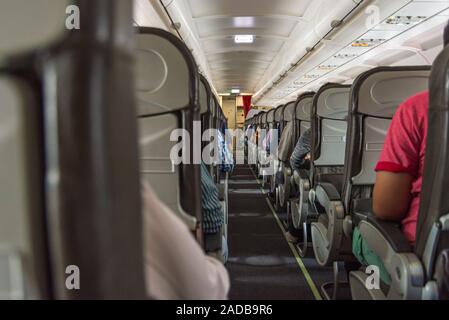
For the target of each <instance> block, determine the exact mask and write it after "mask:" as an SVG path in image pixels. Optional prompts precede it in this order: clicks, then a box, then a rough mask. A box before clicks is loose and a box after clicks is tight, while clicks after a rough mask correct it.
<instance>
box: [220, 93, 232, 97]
mask: <svg viewBox="0 0 449 320" xmlns="http://www.w3.org/2000/svg"><path fill="white" fill-rule="evenodd" d="M218 95H219V96H230V95H231V94H230V93H219V94H218Z"/></svg>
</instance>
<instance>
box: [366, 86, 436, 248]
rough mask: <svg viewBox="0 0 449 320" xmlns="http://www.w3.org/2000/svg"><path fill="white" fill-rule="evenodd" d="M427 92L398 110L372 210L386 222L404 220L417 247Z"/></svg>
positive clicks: (382, 158)
mask: <svg viewBox="0 0 449 320" xmlns="http://www.w3.org/2000/svg"><path fill="white" fill-rule="evenodd" d="M428 109H429V94H428V92H427V91H426V92H423V93H419V94H417V95H415V96H413V97H411V98H409V99H408V100H406V101H405V102H404V103H403V104H402V105H401V106H400V107H399V109H398V110H397V111H396V113H395V115H394V117H393V121H392V122H391V125H390V127H389V129H388V133H387V137H386V139H385V144H384V148H383V150H382V153H381V155H380V159H379V162H378V163H377V166H376V169H375V170H376V172H377V175H376V184H375V187H374V194H373V211H374V214H375V215H376V217H378V218H380V219H383V220H391V221H401V224H402V231H403V232H404V235H405V237H406V238H407V240H408V241H409V242H410V244H411V245H413V246H414V245H415V239H416V222H417V219H418V211H419V199H420V195H421V185H422V175H423V170H424V155H425V150H426V136H427V112H428Z"/></svg>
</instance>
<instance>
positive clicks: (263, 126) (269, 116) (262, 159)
mask: <svg viewBox="0 0 449 320" xmlns="http://www.w3.org/2000/svg"><path fill="white" fill-rule="evenodd" d="M274 113H275V109H271V110H270V111H268V112H266V113H264V114H263V115H262V117H261V119H260V121H261V123H260V126H259V129H260V130H259V135H258V136H259V141H258V166H259V176H261V177H262V179H263V183H264V184H265V182H266V181H267V179H268V176H269V175H270V174H271V172H270V168H271V161H270V154H269V152H268V151H267V149H268V148H269V146H268V145H269V142H268V141H265V138H267V136H268V134H269V132H270V130H271V129H272V128H273V122H274ZM264 142H266V143H267V145H266V146H264Z"/></svg>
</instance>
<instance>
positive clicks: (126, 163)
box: [0, 0, 146, 299]
mask: <svg viewBox="0 0 449 320" xmlns="http://www.w3.org/2000/svg"><path fill="white" fill-rule="evenodd" d="M74 4H75V5H77V8H79V11H80V12H84V13H85V14H83V15H81V16H80V24H81V25H82V26H83V27H82V28H81V29H80V30H75V31H74V32H69V31H68V29H67V28H66V25H65V21H66V19H67V13H66V9H67V8H69V6H70V5H74ZM100 17H101V19H100ZM0 19H1V21H2V30H1V31H0V43H1V44H0V79H1V80H0V91H1V93H0V97H1V98H0V99H1V100H2V101H1V103H0V105H1V107H0V113H1V116H0V118H1V119H2V121H5V122H4V123H2V126H1V128H3V130H5V131H4V132H3V134H1V135H0V136H1V139H2V140H1V141H0V149H1V154H2V155H1V157H2V161H1V162H0V163H1V166H0V176H2V179H3V178H8V181H9V183H8V184H9V185H10V187H11V186H12V188H10V189H9V190H2V192H1V195H0V203H1V209H0V211H1V212H2V214H1V215H0V225H1V230H0V242H1V243H0V247H1V248H2V249H1V253H0V256H1V257H0V296H1V297H2V298H33V299H36V298H55V299H70V298H75V299H89V298H90V299H108V298H109V299H114V298H115V299H120V298H140V299H141V298H144V297H145V296H146V295H145V287H144V278H143V256H142V253H143V248H142V234H141V227H142V225H141V224H142V223H141V221H142V218H141V212H140V189H139V186H140V184H139V179H138V161H137V138H136V136H135V132H136V130H135V125H136V124H135V117H134V115H133V113H134V94H133V93H134V92H133V88H132V85H131V84H132V83H133V81H132V80H133V78H132V67H133V54H132V53H133V52H132V50H133V48H132V46H131V45H132V39H133V30H132V25H131V24H130V23H129V21H131V20H132V2H131V1H115V0H113V1H108V2H105V1H100V0H92V1H87V0H84V1H83V0H79V1H59V0H36V1H32V2H30V1H24V0H5V1H2V2H1V3H0ZM100 31H101V32H100ZM130 39H131V40H130ZM105 48H107V49H105ZM106 65H107V67H104V66H106ZM36 69H39V72H36ZM87 84H88V85H87ZM124 106H126V108H124ZM118 126H120V128H121V131H120V132H117V130H116V128H117V127H118ZM5 152H6V153H9V154H5ZM2 181H4V180H2ZM4 196H5V197H6V198H3V197H4ZM3 206H5V207H3ZM124 211H126V212H127V219H126V222H125V223H124V221H123V212H124ZM99 230H100V231H101V232H99ZM104 261H108V263H107V265H105V264H104ZM125 261H126V263H125ZM69 266H72V267H71V268H68V267H69ZM76 268H78V270H81V274H82V275H83V276H82V278H83V279H84V281H82V283H83V285H82V286H81V287H80V289H79V290H68V288H67V287H66V279H67V276H68V275H67V273H66V272H71V273H72V272H73V270H74V269H76Z"/></svg>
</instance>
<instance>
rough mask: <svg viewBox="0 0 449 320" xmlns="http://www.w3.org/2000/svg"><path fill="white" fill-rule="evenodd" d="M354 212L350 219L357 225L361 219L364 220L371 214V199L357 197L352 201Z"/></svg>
mask: <svg viewBox="0 0 449 320" xmlns="http://www.w3.org/2000/svg"><path fill="white" fill-rule="evenodd" d="M353 207H354V210H353V212H354V214H353V218H352V221H353V223H354V225H356V226H357V225H358V224H359V223H360V222H361V221H366V220H367V219H368V217H369V216H372V215H373V199H357V200H354V201H353Z"/></svg>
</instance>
